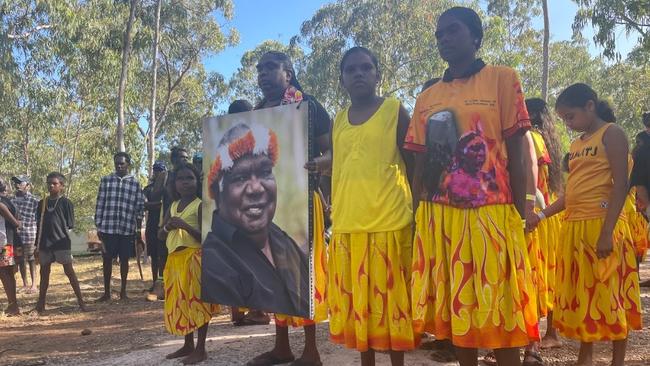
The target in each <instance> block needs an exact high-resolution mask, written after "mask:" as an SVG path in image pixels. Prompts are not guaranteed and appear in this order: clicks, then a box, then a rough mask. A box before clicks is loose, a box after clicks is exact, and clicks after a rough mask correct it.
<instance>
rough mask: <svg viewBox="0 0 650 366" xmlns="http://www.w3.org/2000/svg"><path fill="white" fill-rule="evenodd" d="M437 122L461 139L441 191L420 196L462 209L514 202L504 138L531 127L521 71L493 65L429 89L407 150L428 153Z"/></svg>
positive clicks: (420, 99)
mask: <svg viewBox="0 0 650 366" xmlns="http://www.w3.org/2000/svg"><path fill="white" fill-rule="evenodd" d="M438 122H442V123H447V124H449V123H451V124H452V125H453V124H455V126H456V137H457V141H456V142H455V146H451V148H450V152H451V159H450V162H449V164H448V165H447V166H446V168H445V169H444V171H443V172H442V175H441V177H440V180H439V183H437V187H438V189H437V191H436V192H433V193H432V192H424V193H423V195H422V196H421V197H420V198H421V199H425V200H428V199H431V200H432V201H433V202H437V203H442V204H448V205H451V206H454V207H459V208H473V207H481V206H485V205H493V204H507V203H512V192H511V189H510V176H509V173H508V170H507V167H508V156H507V150H506V144H505V140H506V138H508V137H510V136H512V135H514V134H515V133H517V132H519V131H521V130H528V129H530V126H531V125H530V120H529V117H528V111H527V110H526V105H525V103H524V94H523V92H522V90H521V84H520V82H519V78H518V77H517V74H516V72H515V71H514V70H513V69H511V68H508V67H504V66H489V65H488V66H485V67H483V68H482V69H481V70H480V71H479V72H477V73H476V74H474V75H472V76H470V77H469V78H466V79H454V80H452V81H450V82H444V81H441V82H438V83H436V84H434V85H433V86H431V87H430V88H428V89H427V90H425V91H424V92H423V93H422V94H420V96H419V97H418V99H417V102H416V104H415V110H414V112H413V117H412V119H411V123H410V125H409V129H408V133H407V135H406V141H405V144H404V147H405V148H406V149H408V150H411V151H414V152H419V153H427V152H428V150H429V148H428V146H427V141H428V140H429V139H428V138H427V129H428V126H431V125H432V124H434V123H438ZM427 168H428V167H425V169H427ZM416 184H417V183H416ZM434 186H435V183H434Z"/></svg>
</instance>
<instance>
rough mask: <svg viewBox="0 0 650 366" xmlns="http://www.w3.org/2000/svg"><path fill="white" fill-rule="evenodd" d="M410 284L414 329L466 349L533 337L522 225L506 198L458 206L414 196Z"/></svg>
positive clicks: (532, 291) (519, 343)
mask: <svg viewBox="0 0 650 366" xmlns="http://www.w3.org/2000/svg"><path fill="white" fill-rule="evenodd" d="M411 283H412V286H411V288H412V290H411V291H412V301H411V306H412V314H413V325H414V328H415V331H416V332H417V333H424V332H428V333H432V334H434V335H435V337H436V339H450V340H451V341H452V343H453V344H454V345H456V346H459V347H466V348H488V349H499V348H510V347H522V346H525V345H527V344H529V343H530V342H531V341H534V340H539V329H538V314H537V313H538V308H537V297H536V295H535V288H534V287H533V283H532V279H531V267H530V262H529V259H528V254H527V248H526V240H525V237H524V228H523V224H522V220H521V217H520V215H519V213H518V212H517V210H516V209H515V207H514V206H513V205H509V204H508V205H489V206H483V207H480V208H474V209H460V208H456V207H452V206H447V205H442V204H437V203H431V202H421V203H420V206H419V208H418V210H417V213H416V232H415V238H414V246H413V264H412V282H411Z"/></svg>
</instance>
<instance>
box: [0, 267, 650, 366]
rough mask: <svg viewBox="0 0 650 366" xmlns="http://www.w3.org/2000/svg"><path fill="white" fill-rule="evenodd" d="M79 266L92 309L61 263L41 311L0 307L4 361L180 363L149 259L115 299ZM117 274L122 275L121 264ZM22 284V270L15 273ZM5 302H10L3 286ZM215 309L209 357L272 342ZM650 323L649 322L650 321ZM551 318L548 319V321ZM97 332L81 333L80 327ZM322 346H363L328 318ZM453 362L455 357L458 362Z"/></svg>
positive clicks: (648, 332)
mask: <svg viewBox="0 0 650 366" xmlns="http://www.w3.org/2000/svg"><path fill="white" fill-rule="evenodd" d="M74 265H75V270H76V271H77V275H78V276H79V279H80V282H81V291H82V292H83V295H84V297H85V299H87V300H88V303H89V310H90V311H89V312H87V313H81V312H79V310H78V307H77V306H76V300H75V298H74V295H73V293H72V290H71V288H70V285H69V284H68V282H67V278H66V277H65V275H64V273H63V269H62V267H61V266H59V265H54V266H53V268H52V276H51V279H52V280H51V283H50V287H49V291H48V298H47V311H46V312H45V314H43V315H41V316H38V315H36V314H35V313H29V310H31V309H33V308H34V305H35V302H36V299H37V295H36V294H24V293H22V294H20V295H19V302H20V307H21V310H22V311H23V314H24V315H22V316H19V317H6V316H4V315H2V314H0V365H14V366H31V365H34V366H35V365H160V366H167V365H180V364H181V363H180V362H179V361H169V360H165V359H164V356H165V355H166V354H167V353H170V352H172V351H174V350H175V349H177V348H179V347H180V345H181V344H182V339H181V338H180V337H174V336H170V335H168V334H167V333H166V332H165V329H164V325H163V320H162V319H163V318H162V306H163V303H162V302H161V301H158V302H147V301H145V299H144V293H143V290H144V289H145V288H146V287H147V286H149V285H150V282H151V273H150V269H149V266H148V265H143V271H144V275H145V281H141V280H140V276H139V274H138V271H137V266H136V265H135V263H133V264H132V265H131V269H130V273H129V280H130V282H129V287H128V290H129V293H128V295H129V297H130V299H129V300H126V301H119V300H117V297H118V296H117V295H118V294H117V292H114V293H113V298H114V300H113V301H112V302H111V303H108V304H94V303H92V302H91V301H92V300H93V299H96V298H98V297H99V296H100V295H101V294H102V291H103V288H102V278H101V260H100V258H99V257H84V258H76V259H75V264H74ZM113 276H114V278H117V276H119V269H118V267H114V269H113ZM641 276H642V278H646V279H647V278H650V263H648V262H646V263H644V264H643V265H642V273H641ZM16 278H17V279H18V283H19V285H21V284H22V281H21V280H20V276H19V275H16ZM113 289H114V290H119V281H118V280H117V279H114V280H113ZM0 294H2V295H0V309H4V308H5V307H6V305H7V303H6V298H5V297H4V293H0ZM641 296H642V302H643V309H644V313H647V312H648V310H650V290H648V289H643V290H642V294H641ZM223 310H224V311H223V313H222V314H221V315H219V316H217V317H215V318H214V319H213V321H212V323H211V325H210V329H209V333H208V343H207V347H208V353H209V359H208V360H207V361H206V362H204V363H203V364H206V365H207V364H209V365H243V364H245V363H246V361H247V360H249V359H250V358H252V357H254V356H255V355H257V354H259V353H262V352H264V351H267V350H270V349H271V348H272V346H273V339H274V337H273V336H274V327H273V325H269V326H254V327H233V326H232V325H231V324H230V322H229V315H228V314H227V309H223ZM646 323H647V322H646ZM544 326H545V323H544V322H542V327H544ZM84 329H90V330H91V331H92V333H91V334H90V335H87V336H82V335H81V331H82V330H84ZM290 338H291V344H292V347H293V351H294V354H296V356H298V355H299V354H300V353H301V351H302V346H303V335H302V331H301V330H300V329H298V330H291V333H290ZM318 340H319V351H320V353H321V359H322V361H323V364H324V365H336V366H344V365H359V364H360V361H359V356H358V353H357V352H354V351H351V350H347V349H344V348H343V347H341V346H338V345H334V344H332V343H331V342H330V341H329V340H328V329H327V324H326V323H325V324H321V325H319V326H318ZM648 344H650V327H648V326H647V325H646V326H644V328H643V330H642V331H640V332H634V333H632V334H631V336H630V341H629V345H628V352H627V361H626V364H627V365H650V349H649V348H648ZM577 346H578V345H577V343H575V342H569V341H565V345H564V346H563V347H562V348H561V349H555V350H550V351H544V352H543V353H542V356H543V358H544V360H545V362H546V364H547V365H569V364H570V363H571V361H573V360H575V359H576V355H577ZM429 355H430V351H425V350H417V351H414V352H410V353H408V354H407V355H406V364H407V365H416V366H417V365H443V364H440V363H436V362H434V361H432V360H431V359H430V358H429ZM608 357H609V345H606V344H599V345H597V346H596V360H597V362H596V364H598V365H606V364H608V362H607V358H608ZM377 364H378V365H389V364H390V363H389V360H388V355H385V354H378V355H377ZM455 364H456V363H449V364H448V365H455Z"/></svg>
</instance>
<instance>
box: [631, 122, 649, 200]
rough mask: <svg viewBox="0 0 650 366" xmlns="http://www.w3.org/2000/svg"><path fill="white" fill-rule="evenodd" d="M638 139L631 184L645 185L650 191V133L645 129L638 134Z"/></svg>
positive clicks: (634, 152) (634, 153) (632, 185)
mask: <svg viewBox="0 0 650 366" xmlns="http://www.w3.org/2000/svg"><path fill="white" fill-rule="evenodd" d="M636 141H637V145H636V146H635V148H634V151H633V158H634V166H633V167H632V174H631V175H630V186H631V187H634V186H644V187H645V188H646V190H648V192H650V134H649V133H648V132H646V131H643V132H641V133H639V134H638V135H637V138H636Z"/></svg>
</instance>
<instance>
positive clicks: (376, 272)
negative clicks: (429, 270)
mask: <svg viewBox="0 0 650 366" xmlns="http://www.w3.org/2000/svg"><path fill="white" fill-rule="evenodd" d="M412 233H413V230H412V229H411V225H409V226H407V227H405V228H404V229H402V230H398V231H388V232H378V233H352V234H336V233H335V234H334V236H333V238H332V242H331V244H330V247H329V250H330V257H329V276H328V280H329V281H328V293H327V294H328V302H329V308H330V333H331V339H332V341H333V342H335V343H339V344H343V345H345V346H346V347H348V348H354V349H357V350H358V351H360V352H365V351H368V350H369V349H373V350H378V351H386V350H393V351H408V350H412V349H414V348H415V346H416V343H417V341H416V336H415V335H414V332H413V326H412V323H411V314H410V311H411V309H410V307H409V297H410V291H409V286H408V285H409V283H410V271H409V269H410V263H411V244H412Z"/></svg>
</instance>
